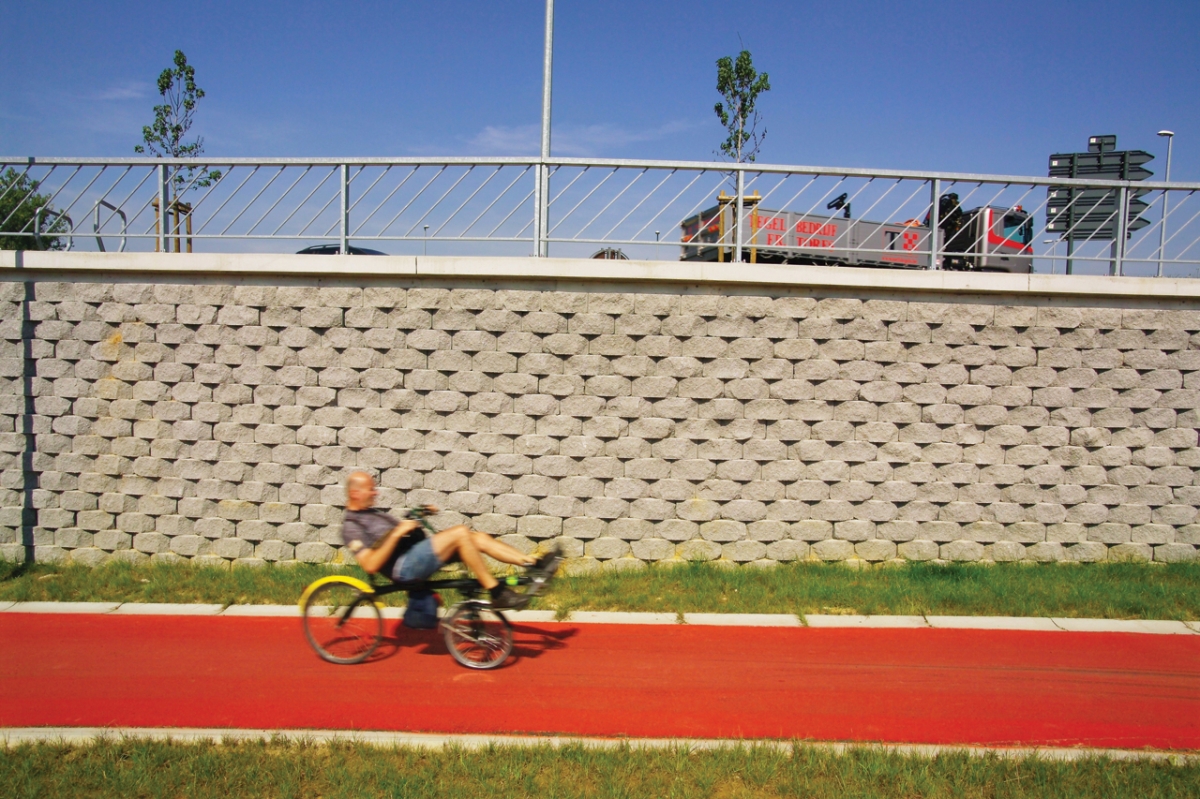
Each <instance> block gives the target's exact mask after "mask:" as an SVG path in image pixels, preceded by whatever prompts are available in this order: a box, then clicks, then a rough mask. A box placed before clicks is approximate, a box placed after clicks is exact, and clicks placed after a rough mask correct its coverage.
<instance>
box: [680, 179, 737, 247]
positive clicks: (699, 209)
mask: <svg viewBox="0 0 1200 799" xmlns="http://www.w3.org/2000/svg"><path fill="white" fill-rule="evenodd" d="M703 172H704V174H707V173H708V172H714V173H715V174H716V176H717V183H716V185H715V186H713V187H712V188H710V189H709V190H708V192H707V193H706V194H705V195H702V196H701V197H700V199H699V200H697V201H696V203H695V204H693V205H692V207H691V209H689V210H688V212H687V213H685V214H684V215H683V216H682V217H680V220H679V222H680V225H682V224H683V221H684V220H686V219H691V218H692V217H693V216H697V215H699V214H701V213H703V212H704V207H705V206H706V205H708V204H709V203H711V202H712V200H709V199H707V197H708V195H711V194H712V193H713V192H714V191H718V190H720V189H721V186H722V184H723V183H724V182H725V181H726V180H727V178H728V176H727V175H726V173H725V172H723V171H719V170H703ZM730 235H731V236H732V233H730ZM731 240H732V239H730V240H728V241H731ZM728 241H727V240H726V239H725V238H724V237H723V236H721V237H718V238H717V241H716V242H715V243H716V244H725V243H728ZM680 243H681V245H682V246H684V247H694V248H697V249H699V248H701V247H711V246H713V243H710V242H695V241H688V242H680Z"/></svg>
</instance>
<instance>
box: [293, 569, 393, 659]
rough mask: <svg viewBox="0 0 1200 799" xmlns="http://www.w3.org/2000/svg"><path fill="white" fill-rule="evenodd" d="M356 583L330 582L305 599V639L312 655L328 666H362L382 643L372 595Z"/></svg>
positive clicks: (303, 617)
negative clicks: (329, 664)
mask: <svg viewBox="0 0 1200 799" xmlns="http://www.w3.org/2000/svg"><path fill="white" fill-rule="evenodd" d="M355 583H357V581H351V580H349V579H339V578H335V579H331V580H329V581H328V582H325V583H323V584H322V585H319V586H317V587H316V588H315V589H313V590H312V591H311V592H310V593H308V594H307V596H306V597H305V599H304V605H303V614H302V616H301V620H302V623H303V626H304V636H305V638H307V639H308V643H309V645H310V646H311V647H312V648H313V651H315V652H316V653H317V655H319V656H320V657H321V659H322V660H326V661H328V662H330V663H337V664H339V665H349V664H353V663H361V662H363V661H364V660H366V659H367V658H369V657H370V656H371V654H372V653H373V652H374V651H375V650H376V649H377V648H378V647H379V644H380V642H381V641H382V640H383V614H382V613H381V612H380V609H379V604H378V602H376V601H375V597H374V592H371V591H364V590H363V589H362V587H361V586H360V585H356V584H355Z"/></svg>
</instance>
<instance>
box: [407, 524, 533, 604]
mask: <svg viewBox="0 0 1200 799" xmlns="http://www.w3.org/2000/svg"><path fill="white" fill-rule="evenodd" d="M431 543H432V544H433V554H434V555H436V556H437V558H438V560H440V561H442V562H443V563H444V562H446V561H447V560H449V559H450V557H451V556H452V555H455V554H457V555H458V557H459V559H460V560H462V562H463V564H464V565H466V567H467V568H468V569H470V570H471V572H472V573H473V574H474V575H475V577H476V579H478V580H479V583H480V585H482V586H483V587H484V588H487V589H491V588H493V587H494V586H496V585H498V584H499V581H498V580H497V579H496V578H495V577H494V576H492V573H491V571H490V570H489V569H488V567H487V563H486V562H485V561H484V560H483V555H490V556H491V557H493V558H495V559H496V560H498V561H500V562H502V563H511V564H513V565H514V566H530V565H532V564H533V563H535V562H536V559H535V558H533V557H532V556H530V555H526V554H525V553H523V552H521V551H520V550H519V549H515V548H514V547H511V546H509V545H508V544H505V543H503V542H501V541H497V540H495V539H494V538H492V537H491V536H490V535H487V534H486V533H477V532H475V531H473V530H470V529H468V528H467V526H466V525H464V524H460V525H457V526H455V527H449V528H447V529H445V530H442V531H441V532H440V533H436V534H434V536H433V540H432V542H431Z"/></svg>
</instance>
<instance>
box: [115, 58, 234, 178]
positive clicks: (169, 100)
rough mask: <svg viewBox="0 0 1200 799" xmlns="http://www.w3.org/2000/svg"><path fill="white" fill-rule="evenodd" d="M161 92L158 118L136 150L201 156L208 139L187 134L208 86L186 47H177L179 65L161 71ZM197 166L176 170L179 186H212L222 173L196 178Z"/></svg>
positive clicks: (144, 132)
mask: <svg viewBox="0 0 1200 799" xmlns="http://www.w3.org/2000/svg"><path fill="white" fill-rule="evenodd" d="M158 93H159V94H161V95H162V98H163V102H162V104H161V105H156V106H154V122H153V123H152V124H150V125H145V126H144V127H143V128H142V144H138V145H135V146H134V148H133V151H134V152H136V153H145V152H146V151H147V150H149V151H150V153H151V154H153V155H155V156H157V157H159V158H199V157H200V156H201V155H203V154H204V139H203V138H202V137H199V136H197V137H196V138H195V139H194V140H192V141H187V140H186V138H187V135H188V131H190V130H191V127H192V120H193V119H194V117H195V115H196V104H197V103H198V102H199V101H200V99H201V98H203V97H204V89H201V88H200V87H199V86H197V85H196V68H195V67H193V66H192V65H191V64H189V63H188V61H187V56H186V55H184V54H183V51H182V50H176V51H175V67H174V68H173V69H172V68H167V69H164V70H163V71H162V73H160V74H159V76H158ZM195 170H196V168H195V167H176V168H175V169H174V170H173V171H174V183H175V187H176V189H177V190H180V189H183V187H184V185H185V184H186V183H190V184H191V186H190V188H195V187H198V186H210V185H212V181H214V180H217V179H218V178H220V177H221V173H220V172H219V171H217V170H213V171H211V172H203V173H201V175H200V177H199V178H198V179H196V180H195V181H194V182H193V181H192V176H193V175H194V174H195Z"/></svg>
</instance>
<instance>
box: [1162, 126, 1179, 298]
mask: <svg viewBox="0 0 1200 799" xmlns="http://www.w3.org/2000/svg"><path fill="white" fill-rule="evenodd" d="M1158 135H1159V136H1166V137H1167V174H1166V176H1165V177H1164V178H1163V180H1165V181H1166V182H1167V183H1170V182H1171V145H1172V144H1173V143H1174V142H1175V131H1172V130H1160V131H1159V132H1158ZM1162 200H1163V210H1162V226H1161V228H1160V229H1159V231H1158V276H1159V277H1162V273H1163V258H1165V257H1166V249H1167V190H1166V189H1163V198H1162Z"/></svg>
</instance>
